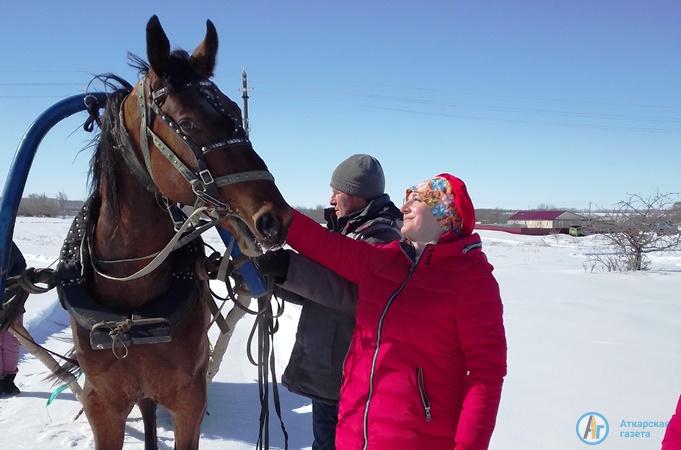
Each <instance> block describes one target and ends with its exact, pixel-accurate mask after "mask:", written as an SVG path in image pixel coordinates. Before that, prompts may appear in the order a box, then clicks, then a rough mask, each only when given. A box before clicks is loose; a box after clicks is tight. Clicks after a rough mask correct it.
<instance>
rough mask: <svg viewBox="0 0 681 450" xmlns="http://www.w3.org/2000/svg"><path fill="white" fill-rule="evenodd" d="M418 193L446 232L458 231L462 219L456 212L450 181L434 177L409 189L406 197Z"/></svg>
mask: <svg viewBox="0 0 681 450" xmlns="http://www.w3.org/2000/svg"><path fill="white" fill-rule="evenodd" d="M412 192H416V193H418V194H419V195H420V197H421V201H423V202H424V203H425V204H426V205H428V206H429V207H430V208H431V211H432V213H433V216H435V218H436V219H437V221H438V223H439V224H440V226H441V227H442V229H443V230H445V231H454V230H458V229H459V228H460V227H461V218H460V217H459V215H458V214H457V212H456V206H455V198H456V196H455V194H454V191H453V190H452V186H451V184H450V183H449V181H448V180H447V179H446V178H444V177H440V176H437V177H434V178H432V179H430V180H426V181H424V182H423V183H421V184H418V185H416V186H412V187H410V188H409V189H407V193H406V197H409V194H411V193H412Z"/></svg>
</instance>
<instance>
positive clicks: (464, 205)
mask: <svg viewBox="0 0 681 450" xmlns="http://www.w3.org/2000/svg"><path fill="white" fill-rule="evenodd" d="M437 176H438V177H442V178H444V179H446V180H447V181H448V182H449V185H450V186H451V187H452V191H453V193H454V207H455V208H456V212H457V214H458V215H459V217H460V218H461V230H460V231H459V233H458V234H459V236H461V237H463V236H469V235H470V234H471V233H472V232H473V228H474V227H475V208H474V207H473V201H472V200H471V197H470V196H469V195H468V189H466V184H465V183H464V182H463V181H461V179H459V178H457V177H455V176H454V175H451V174H449V173H441V174H439V175H437ZM445 234H449V233H445Z"/></svg>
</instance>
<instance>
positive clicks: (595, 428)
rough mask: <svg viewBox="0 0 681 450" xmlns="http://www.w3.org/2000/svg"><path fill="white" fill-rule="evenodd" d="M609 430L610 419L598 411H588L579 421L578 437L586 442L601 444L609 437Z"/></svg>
mask: <svg viewBox="0 0 681 450" xmlns="http://www.w3.org/2000/svg"><path fill="white" fill-rule="evenodd" d="M608 431H610V426H609V425H608V421H607V420H605V417H603V415H602V414H599V413H597V412H588V413H586V414H584V415H582V417H580V418H579V420H578V421H577V437H579V440H580V441H582V442H584V443H585V444H589V445H597V444H600V443H601V442H603V441H604V440H605V438H606V437H608Z"/></svg>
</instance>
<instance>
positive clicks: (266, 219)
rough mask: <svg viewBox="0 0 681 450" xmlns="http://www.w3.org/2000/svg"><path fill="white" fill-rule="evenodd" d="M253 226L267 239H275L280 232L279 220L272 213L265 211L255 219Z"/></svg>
mask: <svg viewBox="0 0 681 450" xmlns="http://www.w3.org/2000/svg"><path fill="white" fill-rule="evenodd" d="M255 228H256V229H257V230H258V232H259V233H260V234H262V235H263V236H265V237H266V238H267V239H270V240H276V239H277V238H278V237H279V234H280V233H281V226H280V223H279V220H278V219H277V218H276V217H275V216H274V214H272V213H265V214H262V215H261V216H260V217H258V218H257V219H256V221H255Z"/></svg>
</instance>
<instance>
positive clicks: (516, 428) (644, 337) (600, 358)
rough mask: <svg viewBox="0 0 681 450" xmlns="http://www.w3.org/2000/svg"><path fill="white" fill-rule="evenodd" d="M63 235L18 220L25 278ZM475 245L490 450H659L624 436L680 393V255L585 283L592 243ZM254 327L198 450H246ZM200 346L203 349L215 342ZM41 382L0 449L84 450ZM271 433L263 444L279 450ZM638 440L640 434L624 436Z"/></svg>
mask: <svg viewBox="0 0 681 450" xmlns="http://www.w3.org/2000/svg"><path fill="white" fill-rule="evenodd" d="M69 224H70V220H69V219H45V218H40V219H37V218H19V219H17V224H16V229H15V234H14V237H15V241H16V242H17V244H18V245H19V247H20V248H21V250H22V251H23V252H24V255H25V256H26V259H27V262H28V264H29V266H34V267H46V266H48V265H49V264H50V263H52V262H53V261H54V260H55V258H56V257H57V254H58V251H59V247H60V246H61V241H62V240H63V237H64V236H65V235H66V232H67V229H68V226H69ZM480 234H481V236H482V238H483V244H484V249H485V251H486V253H487V255H488V257H489V259H490V261H491V262H492V264H493V265H494V266H495V268H496V270H495V274H496V277H497V279H498V280H499V284H500V285H501V289H502V295H503V299H504V304H505V323H506V332H507V337H508V346H509V360H508V366H509V374H508V377H507V378H506V383H505V386H504V392H503V396H502V403H501V407H500V411H499V416H498V418H497V427H496V430H495V433H494V436H493V438H492V443H491V447H490V448H492V449H498V450H505V449H510V450H534V449H537V450H545V449H546V450H554V449H579V448H589V446H587V445H586V444H584V443H582V442H580V440H579V438H578V436H577V432H576V425H577V421H578V419H579V418H580V417H581V416H582V415H583V414H585V413H587V412H598V413H600V414H601V415H602V416H603V417H604V418H605V419H606V420H607V421H608V425H609V433H608V437H607V438H606V439H605V441H604V442H603V443H601V444H599V445H597V446H596V447H598V448H604V449H627V450H628V449H646V450H650V449H656V448H659V447H660V445H659V443H660V441H661V439H662V436H663V434H664V428H656V427H653V428H645V429H643V428H636V427H635V425H636V424H638V425H642V424H641V423H638V422H646V423H648V424H649V425H650V424H654V423H655V422H660V421H666V420H668V419H669V417H670V416H671V415H672V413H673V411H674V407H675V405H676V401H677V398H678V396H679V394H681V252H675V253H667V254H663V255H657V256H655V257H654V258H653V269H654V270H652V271H649V272H645V273H627V274H623V273H589V272H586V271H585V270H584V266H583V264H584V260H585V256H584V255H585V254H589V253H594V252H599V251H601V252H602V251H607V249H606V248H604V246H603V243H602V242H601V241H599V239H598V237H597V236H590V237H584V238H573V237H570V236H563V235H561V236H517V235H511V234H506V233H503V232H495V231H482V232H480ZM208 241H209V242H210V243H211V244H213V245H218V242H219V238H218V237H217V235H211V236H209V238H208ZM216 288H219V287H218V286H216ZM298 315H299V309H298V308H297V307H296V306H291V305H287V307H286V310H285V317H284V318H283V319H282V320H281V329H280V331H279V333H278V334H277V335H276V338H275V339H276V354H277V370H278V374H281V373H282V371H283V368H284V367H285V365H286V362H287V359H288V356H289V353H290V349H291V346H292V344H293V341H294V337H295V329H296V324H297V318H298ZM67 323H68V318H67V315H66V314H65V312H64V311H63V310H62V309H61V307H60V306H59V304H58V301H57V297H56V293H55V292H54V291H52V292H49V293H47V294H43V295H39V296H32V297H31V298H29V301H28V304H27V313H26V316H25V324H26V326H27V328H28V329H29V331H30V332H31V333H32V334H33V336H34V337H35V339H36V340H37V341H38V342H39V343H43V344H45V345H46V346H47V347H48V348H50V349H53V350H55V351H65V350H66V349H67V348H68V347H69V346H70V344H69V342H68V338H69V337H70V330H69V328H68V327H67ZM251 324H252V319H251V318H250V317H248V316H247V317H245V318H244V319H243V320H242V321H241V322H240V323H239V326H238V327H237V329H236V332H235V334H234V337H233V338H232V341H231V343H230V347H229V349H228V351H227V354H226V355H225V360H224V361H223V365H222V368H221V371H220V372H219V373H218V375H217V377H216V378H215V380H214V382H213V383H212V384H211V385H210V386H209V406H208V410H209V413H210V415H208V416H207V417H206V418H205V420H204V424H203V432H202V437H201V448H202V449H229V450H241V449H252V448H253V447H254V445H255V439H256V436H257V422H258V415H259V402H258V388H257V384H256V377H257V372H256V369H255V367H253V366H251V365H250V364H249V362H248V360H247V358H246V353H245V347H246V339H247V337H248V332H249V330H250V326H251ZM211 336H212V337H213V340H214V338H215V336H216V331H215V330H213V332H212V333H211ZM46 375H47V371H46V369H45V368H44V367H43V366H42V365H41V364H40V363H39V362H37V361H36V360H35V359H34V358H33V357H32V356H30V355H25V356H23V357H22V359H21V362H20V367H19V375H18V377H17V381H18V384H19V386H20V388H21V389H22V391H23V393H22V395H20V396H18V397H15V398H9V399H0V430H2V433H1V437H0V448H2V449H45V448H49V449H62V448H63V449H67V448H74V449H84V448H92V447H93V441H92V438H91V433H90V430H89V427H88V424H87V421H86V420H85V418H84V417H82V416H81V418H80V419H78V420H77V421H75V422H74V421H73V417H74V416H75V415H76V413H77V412H78V411H79V409H80V408H79V404H78V402H77V401H76V400H75V398H74V397H73V396H72V395H71V394H69V393H67V392H68V391H67V392H65V393H64V394H62V395H61V396H60V397H59V399H58V400H56V401H55V402H54V403H53V404H52V405H50V406H49V407H46V406H45V404H46V400H47V398H48V397H49V395H50V391H51V386H50V385H48V384H47V383H46V382H45V381H43V379H44V377H45V376H46ZM281 396H282V404H283V410H284V420H285V423H286V427H287V429H288V432H289V437H290V440H289V447H290V448H291V449H299V448H308V447H309V445H310V443H311V435H312V432H311V426H310V423H311V417H310V404H309V401H308V400H307V399H305V398H303V397H299V396H296V395H293V394H290V393H289V392H288V391H286V390H285V389H283V390H282V391H281ZM272 420H273V426H272V435H273V438H272V441H273V443H274V444H275V445H277V446H281V445H282V439H281V438H280V433H279V432H278V429H277V427H276V425H275V424H277V421H276V419H275V418H273V419H272ZM628 422H633V423H634V424H633V425H634V427H632V426H630V425H629V424H628ZM636 431H639V432H643V433H639V437H624V436H625V434H624V432H629V433H631V435H634V436H635V432H636ZM645 432H649V433H650V437H646V434H645ZM159 438H160V448H161V449H172V447H173V443H172V442H173V438H172V420H171V418H170V415H169V414H168V413H167V412H166V411H160V412H159ZM142 439H143V436H142V422H141V418H140V414H139V412H138V411H137V410H136V409H135V410H133V413H132V415H131V416H130V418H129V420H128V424H127V427H126V446H125V448H129V449H142V448H143V443H142ZM424 450H427V449H424Z"/></svg>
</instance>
